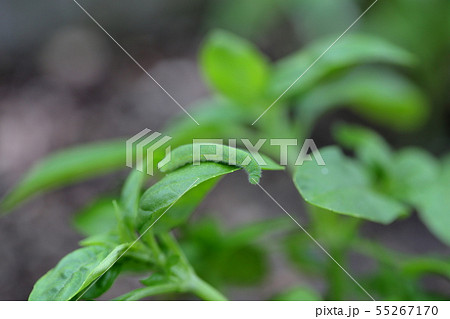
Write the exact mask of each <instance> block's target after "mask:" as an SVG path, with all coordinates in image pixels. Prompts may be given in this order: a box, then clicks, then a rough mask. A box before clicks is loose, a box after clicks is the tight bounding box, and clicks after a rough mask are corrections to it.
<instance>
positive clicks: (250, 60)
mask: <svg viewBox="0 0 450 319" xmlns="http://www.w3.org/2000/svg"><path fill="white" fill-rule="evenodd" d="M200 59H201V65H202V69H203V73H204V74H205V76H206V78H207V80H208V82H209V83H210V84H211V85H212V86H213V87H214V88H215V89H217V90H218V91H219V92H220V93H222V94H224V95H225V96H226V97H228V98H230V99H232V100H234V101H236V102H238V103H240V104H241V106H243V107H245V106H249V105H252V104H253V105H254V104H255V103H256V102H258V101H261V97H262V95H263V94H264V93H265V89H266V86H267V83H268V79H269V66H268V63H267V59H266V58H265V57H264V56H263V55H262V54H261V53H260V52H259V51H258V49H257V48H256V47H255V46H253V45H252V44H251V43H250V42H247V41H246V40H244V39H242V38H240V37H238V36H236V35H233V34H231V33H228V32H226V31H214V32H212V33H211V34H210V35H209V36H208V37H207V40H206V42H205V43H204V45H203V48H202V50H201V53H200Z"/></svg>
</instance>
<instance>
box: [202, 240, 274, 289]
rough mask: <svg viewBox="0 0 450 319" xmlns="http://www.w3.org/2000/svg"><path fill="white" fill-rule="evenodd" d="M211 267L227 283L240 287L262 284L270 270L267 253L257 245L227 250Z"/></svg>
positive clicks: (218, 256)
mask: <svg viewBox="0 0 450 319" xmlns="http://www.w3.org/2000/svg"><path fill="white" fill-rule="evenodd" d="M210 266H211V268H212V269H214V272H216V273H217V274H216V275H217V276H219V277H220V279H221V280H223V281H224V282H225V283H227V284H233V285H239V286H245V285H255V284H258V283H261V282H262V281H263V280H264V278H265V276H266V274H267V272H268V268H269V265H268V260H267V254H266V252H265V251H264V250H263V249H262V248H260V247H259V246H257V245H242V246H237V247H234V248H228V249H225V250H224V251H222V252H221V253H220V254H218V255H217V256H216V258H215V259H214V260H211V265H210Z"/></svg>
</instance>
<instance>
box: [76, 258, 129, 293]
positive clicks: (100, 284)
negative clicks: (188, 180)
mask: <svg viewBox="0 0 450 319" xmlns="http://www.w3.org/2000/svg"><path fill="white" fill-rule="evenodd" d="M120 271H121V267H120V265H119V266H117V265H114V266H113V267H111V269H109V270H108V271H107V272H105V273H104V274H103V276H101V277H100V278H99V279H98V280H97V281H96V282H95V283H94V284H93V285H92V286H91V287H89V288H88V290H86V291H85V292H81V293H80V297H81V298H80V299H82V300H93V299H95V298H98V297H100V296H101V295H103V294H104V293H105V292H107V291H108V290H109V288H111V286H112V285H113V284H114V282H115V281H116V279H117V277H118V276H119V274H120ZM81 294H82V296H81ZM75 299H76V298H75Z"/></svg>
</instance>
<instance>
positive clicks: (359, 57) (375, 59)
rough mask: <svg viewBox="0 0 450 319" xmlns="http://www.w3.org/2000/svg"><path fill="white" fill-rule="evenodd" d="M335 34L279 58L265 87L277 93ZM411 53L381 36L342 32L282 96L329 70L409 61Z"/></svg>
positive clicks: (308, 86) (309, 85)
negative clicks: (340, 36)
mask: <svg viewBox="0 0 450 319" xmlns="http://www.w3.org/2000/svg"><path fill="white" fill-rule="evenodd" d="M334 40H335V38H329V39H323V40H320V41H317V42H315V43H313V44H311V45H309V46H308V47H306V48H305V49H303V50H301V51H299V52H298V53H295V54H293V55H291V56H288V57H286V58H284V59H282V60H280V61H279V62H278V63H277V64H276V65H275V69H274V72H273V76H272V77H271V81H270V84H269V89H270V92H271V95H272V96H276V97H278V96H279V95H280V94H281V93H282V92H284V91H285V90H286V89H287V88H288V87H289V86H290V85H291V84H292V83H293V82H294V81H295V80H296V79H297V78H298V77H299V76H300V75H301V74H302V73H303V72H305V71H306V70H307V69H308V67H309V66H310V65H311V64H312V63H313V62H314V60H316V59H317V58H318V57H319V56H320V55H321V54H322V53H323V52H324V51H325V50H326V48H327V47H328V46H329V45H330V44H331V43H332V42H333V41H334ZM413 62H414V58H413V57H412V55H411V54H410V53H408V52H406V51H405V50H403V49H401V48H399V47H397V46H395V45H392V44H390V43H389V42H386V41H385V40H383V39H381V38H377V37H373V36H370V35H365V34H357V33H353V34H346V35H345V36H344V37H342V39H340V40H339V41H338V42H337V43H336V44H335V45H334V46H333V47H332V48H330V50H329V51H328V52H327V53H325V54H324V55H323V56H322V58H321V59H320V61H319V62H318V63H316V64H315V65H314V67H312V68H311V69H309V70H308V71H307V73H305V75H304V76H303V77H302V78H301V79H300V80H299V81H298V83H296V84H295V85H294V86H292V87H291V88H290V89H289V90H288V91H287V92H286V94H285V95H284V97H286V98H289V97H293V96H296V95H299V94H302V93H305V92H308V91H309V90H311V88H312V87H314V86H315V85H317V83H318V82H320V81H322V80H323V79H325V78H326V77H328V76H330V75H331V74H333V73H335V72H337V71H340V70H343V69H346V68H349V67H352V66H356V65H361V64H366V63H391V64H398V65H411V64H412V63H413Z"/></svg>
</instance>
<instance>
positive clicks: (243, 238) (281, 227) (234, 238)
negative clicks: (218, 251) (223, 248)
mask: <svg viewBox="0 0 450 319" xmlns="http://www.w3.org/2000/svg"><path fill="white" fill-rule="evenodd" d="M293 228H295V224H294V223H292V220H290V219H289V218H287V217H282V218H272V219H268V220H263V221H258V222H254V223H251V224H248V225H244V226H241V227H239V228H237V229H234V230H233V231H232V232H229V233H228V234H227V236H226V237H227V240H226V242H227V243H226V244H227V246H239V245H244V244H250V243H252V242H254V241H255V240H257V239H259V238H261V237H263V236H264V235H268V234H271V233H273V232H275V231H286V230H290V229H293Z"/></svg>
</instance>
